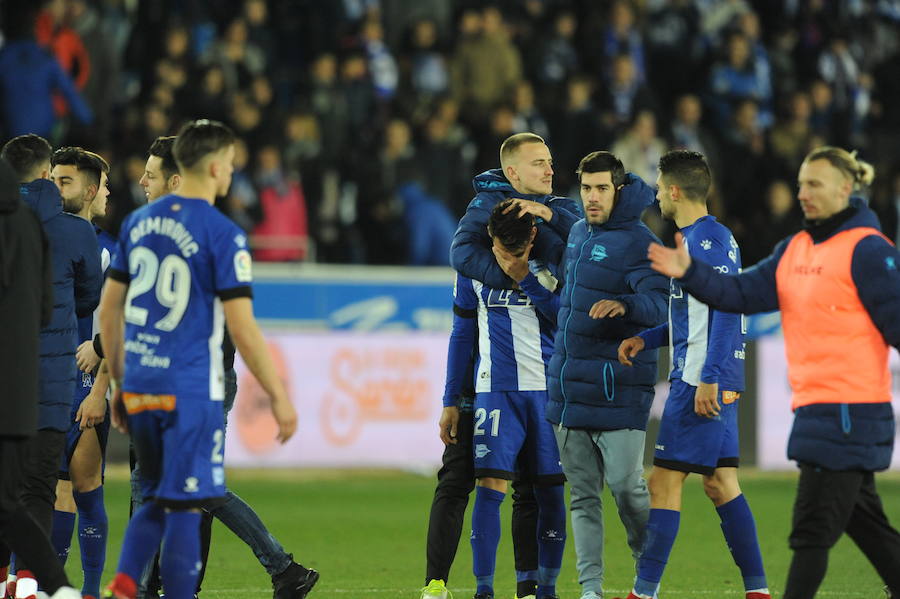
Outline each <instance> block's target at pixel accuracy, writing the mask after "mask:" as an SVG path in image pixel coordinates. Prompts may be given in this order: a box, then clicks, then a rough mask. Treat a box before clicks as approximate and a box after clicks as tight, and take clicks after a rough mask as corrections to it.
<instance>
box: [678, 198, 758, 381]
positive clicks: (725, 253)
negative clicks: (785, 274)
mask: <svg viewBox="0 0 900 599" xmlns="http://www.w3.org/2000/svg"><path fill="white" fill-rule="evenodd" d="M681 233H682V234H683V235H684V242H685V245H687V248H688V252H689V253H690V255H691V257H692V258H693V259H695V260H700V261H701V262H705V263H707V264H710V265H712V267H713V268H715V269H716V270H717V271H718V272H721V273H726V274H729V273H731V274H736V273H739V272H741V250H740V248H739V247H738V244H737V242H736V241H735V239H734V236H733V235H732V234H731V231H729V230H728V228H727V227H725V226H724V225H722V224H721V223H719V222H718V221H716V219H715V217H713V216H704V217H703V218H701V219H699V220H698V221H697V222H696V223H694V224H692V225H690V226H688V227H684V228H683V229H681ZM714 312H715V311H714V310H712V309H711V308H710V307H709V306H707V305H706V304H704V303H703V302H701V301H699V300H697V299H696V298H694V297H692V296H691V295H690V294H688V293H687V292H685V291H684V290H683V289H682V288H681V285H680V284H679V283H678V281H677V280H676V279H672V280H671V293H670V301H669V333H670V335H671V339H670V340H671V343H672V354H671V356H672V357H671V360H672V362H671V371H670V373H669V378H670V379H681V380H683V381H684V382H686V383H687V384H689V385H694V386H695V387H696V386H697V385H699V384H700V382H701V380H702V379H703V374H704V369H705V368H708V367H709V363H710V361H709V357H708V355H707V354H708V352H709V347H710V345H711V344H712V343H713V339H712V338H711V332H712V323H713V313H714ZM727 320H728V321H729V322H728V324H727V326H726V329H724V330H723V333H724V334H725V337H724V338H723V339H722V340H721V343H720V346H719V349H720V351H721V352H722V353H721V355H716V356H714V361H715V362H716V364H717V365H718V368H719V376H718V379H719V380H718V383H719V388H720V389H723V390H724V389H727V390H731V391H743V390H744V356H745V349H744V333H743V320H742V317H741V316H739V315H737V314H734V315H729V318H728V319H727Z"/></svg>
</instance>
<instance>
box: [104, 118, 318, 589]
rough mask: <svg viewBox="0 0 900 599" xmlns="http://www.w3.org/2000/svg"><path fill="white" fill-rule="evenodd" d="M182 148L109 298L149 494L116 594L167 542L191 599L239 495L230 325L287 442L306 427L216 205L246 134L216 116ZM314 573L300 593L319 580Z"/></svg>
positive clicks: (181, 142) (130, 232)
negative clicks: (228, 389) (229, 444)
mask: <svg viewBox="0 0 900 599" xmlns="http://www.w3.org/2000/svg"><path fill="white" fill-rule="evenodd" d="M173 152H174V155H175V160H176V163H177V164H178V168H179V171H180V172H181V175H182V181H181V184H180V186H179V189H178V195H175V194H172V195H168V196H165V197H162V198H159V199H158V200H156V201H155V202H153V203H150V204H148V205H147V206H144V207H142V208H140V209H138V210H136V211H135V212H133V213H132V214H131V215H129V216H128V217H127V218H126V219H125V221H124V222H123V224H122V230H121V233H120V236H119V240H118V244H117V248H116V253H115V255H114V257H113V263H112V265H111V266H110V271H109V277H108V280H107V283H106V286H105V288H104V294H103V300H102V302H101V307H102V311H101V334H102V338H103V345H104V349H105V350H106V355H107V359H108V360H109V372H110V380H111V383H112V386H113V399H112V419H113V425H114V426H116V427H117V428H120V429H122V430H130V432H131V435H132V440H133V442H134V446H135V450H136V453H137V458H138V461H139V463H140V465H141V483H142V492H143V498H144V500H145V501H144V505H143V506H142V507H141V508H140V509H139V510H138V511H137V512H135V514H134V516H133V517H132V519H131V521H130V523H129V525H128V529H127V531H126V533H125V540H124V543H123V550H122V555H121V557H120V561H119V566H118V573H117V574H116V577H115V579H114V580H113V582H112V583H111V584H110V586H109V587H108V592H109V594H110V595H111V596H113V597H117V598H119V599H134V597H135V595H136V593H137V580H138V579H139V577H140V575H141V572H142V571H143V569H144V568H145V566H146V565H147V563H148V562H149V561H150V560H151V558H152V557H153V555H154V553H155V552H156V549H157V547H158V546H159V543H160V540H162V541H163V551H162V563H161V570H162V579H163V586H164V588H165V589H166V596H167V597H169V598H170V599H188V598H190V597H192V596H193V594H194V590H195V589H196V583H197V576H198V573H199V563H200V559H199V558H200V547H199V544H200V540H199V534H198V530H199V524H200V514H199V511H200V509H201V508H204V507H206V508H210V507H214V506H216V505H218V504H220V503H221V502H222V500H223V499H224V496H225V493H226V491H225V471H224V467H223V464H224V455H223V453H222V451H223V445H224V410H223V408H222V403H221V402H223V401H224V399H225V375H224V367H223V356H222V340H223V336H224V334H225V328H224V326H225V324H226V323H227V324H228V329H229V331H230V333H231V337H232V339H233V341H234V343H235V345H236V346H237V348H238V350H239V351H240V352H241V355H242V356H243V357H244V360H245V361H246V363H247V365H248V367H249V368H250V371H251V372H253V374H254V375H255V376H256V378H257V379H258V380H259V381H260V383H261V385H262V386H263V388H264V389H265V390H266V392H267V393H268V395H269V397H271V401H272V403H271V409H272V412H273V415H274V416H275V420H276V422H277V423H278V426H279V432H278V439H279V440H280V441H281V442H285V441H287V439H289V438H290V437H291V435H293V433H294V431H295V430H296V426H297V415H296V412H295V411H294V408H293V406H292V405H291V402H290V400H289V399H288V397H287V394H286V393H285V390H284V386H283V385H282V383H281V381H280V379H279V378H278V375H277V373H276V372H275V369H274V366H273V364H272V361H271V358H270V356H269V354H268V350H267V348H266V345H265V340H264V338H263V336H262V334H261V332H260V330H259V327H258V325H257V324H256V321H255V319H254V317H253V308H252V300H251V288H250V285H251V282H252V273H251V259H250V253H249V251H248V250H247V247H246V237H245V236H244V235H243V233H242V232H241V231H240V229H239V228H238V227H237V226H236V225H235V224H234V223H232V222H231V221H230V220H228V219H227V218H226V217H225V216H223V215H222V214H221V213H220V212H218V211H217V210H216V209H215V208H214V207H213V205H212V204H213V202H214V201H215V198H216V197H217V196H220V195H223V194H225V193H227V191H228V187H229V185H230V183H231V174H232V171H233V159H234V134H233V133H232V132H231V130H230V129H228V128H227V127H225V126H224V125H222V124H221V123H217V122H215V121H208V120H200V121H193V122H191V123H188V124H187V125H185V126H184V127H183V128H182V129H181V131H179V133H178V138H177V139H176V141H175V144H174V146H173ZM123 324H124V331H123ZM123 334H124V335H123ZM123 375H124V379H123V378H122V377H123ZM309 573H310V576H309V577H308V578H307V580H306V583H307V584H306V586H305V587H304V588H303V589H299V588H298V589H295V594H294V595H293V596H294V597H297V598H298V599H299V598H302V597H304V596H305V595H306V594H307V593H308V592H309V590H310V589H311V588H312V586H313V585H314V584H315V581H316V579H317V576H316V575H315V573H314V571H309Z"/></svg>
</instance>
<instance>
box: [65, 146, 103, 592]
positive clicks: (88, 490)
mask: <svg viewBox="0 0 900 599" xmlns="http://www.w3.org/2000/svg"><path fill="white" fill-rule="evenodd" d="M50 164H51V170H50V180H51V181H53V182H54V183H55V184H56V186H57V187H58V188H59V191H60V195H61V196H62V198H63V206H64V208H65V209H66V211H67V212H71V211H73V210H74V212H72V213H73V214H75V215H77V216H80V217H81V218H83V219H84V220H86V221H87V222H91V221H93V219H95V218H103V217H104V216H105V215H106V202H107V198H108V196H109V188H108V180H107V178H108V173H109V164H107V162H106V160H104V159H103V158H102V157H101V156H99V155H98V154H95V153H93V152H89V151H87V150H84V149H82V148H77V147H67V148H60V149H59V150H57V151H56V152H54V153H53V156H52V157H51V161H50ZM94 230H95V232H96V234H97V242H98V245H99V250H100V263H101V268H102V269H103V270H104V271H105V270H106V268H107V267H108V266H109V262H110V259H111V251H112V248H113V245H114V243H115V238H113V237H112V236H111V235H109V234H108V233H106V232H105V231H103V230H101V229H99V228H96V227H95V229H94ZM96 318H97V312H96V311H95V312H94V313H93V314H91V315H89V316H85V317H83V318H79V319H78V338H79V341H80V343H81V345H79V347H78V350H76V359H77V358H78V355H79V351H82V348H84V347H91V346H92V345H93V339H94V334H95V333H96V332H97V330H96V329H97V327H98V324H97V320H96ZM81 370H83V371H84V372H83V373H82V374H81V376H80V377H79V379H78V380H77V384H76V385H75V395H74V398H73V401H72V412H71V414H70V422H71V424H70V427H69V430H68V432H67V434H66V447H65V451H64V452H63V455H62V456H61V461H60V466H59V480H58V481H57V483H56V506H55V510H54V512H53V529H52V534H51V539H52V541H53V546H54V548H55V549H56V553H57V555H58V556H59V558H60V561H62V563H65V562H66V558H67V557H68V554H69V547H70V545H71V543H72V532H73V530H74V528H75V513H76V511H77V513H78V541H79V545H80V548H81V567H82V571H83V573H84V582H83V585H82V589H81V591H82V593H83V594H84V595H85V596H87V597H94V598H96V597H99V596H100V577H101V575H102V574H103V566H104V564H105V562H106V538H107V532H108V528H109V524H108V520H107V517H106V507H105V506H104V502H103V472H104V466H105V461H106V442H107V439H108V438H109V418H108V415H107V402H106V391H107V388H108V386H109V379H108V376H107V373H106V364H105V363H101V362H100V361H99V360H91V361H90V363H89V364H83V365H82V366H81ZM85 431H88V432H89V433H91V434H84V432H85Z"/></svg>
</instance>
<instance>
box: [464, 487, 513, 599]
mask: <svg viewBox="0 0 900 599" xmlns="http://www.w3.org/2000/svg"><path fill="white" fill-rule="evenodd" d="M505 496H506V494H505V493H501V492H500V491H495V490H493V489H488V488H487V487H475V507H474V508H472V539H471V543H472V571H473V573H474V574H475V581H476V585H477V588H476V590H475V592H476V593H491V594H493V592H494V565H495V563H496V561H497V545H498V544H499V543H500V504H501V503H502V502H503V498H504V497H505Z"/></svg>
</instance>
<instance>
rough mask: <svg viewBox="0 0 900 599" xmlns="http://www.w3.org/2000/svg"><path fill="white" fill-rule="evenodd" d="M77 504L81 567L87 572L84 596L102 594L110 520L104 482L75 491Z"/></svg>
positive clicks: (83, 586) (85, 574) (83, 589)
mask: <svg viewBox="0 0 900 599" xmlns="http://www.w3.org/2000/svg"><path fill="white" fill-rule="evenodd" d="M72 497H74V498H75V505H77V506H78V545H79V547H80V548H81V569H82V571H83V572H84V584H83V585H82V586H81V594H82V595H90V596H91V597H99V596H100V577H101V576H103V566H104V565H105V564H106V536H107V533H108V532H109V521H108V520H107V519H106V506H105V505H104V504H103V485H100V486H99V487H97V488H96V489H94V490H93V491H88V492H87V493H79V492H78V491H74V492H73V493H72Z"/></svg>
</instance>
